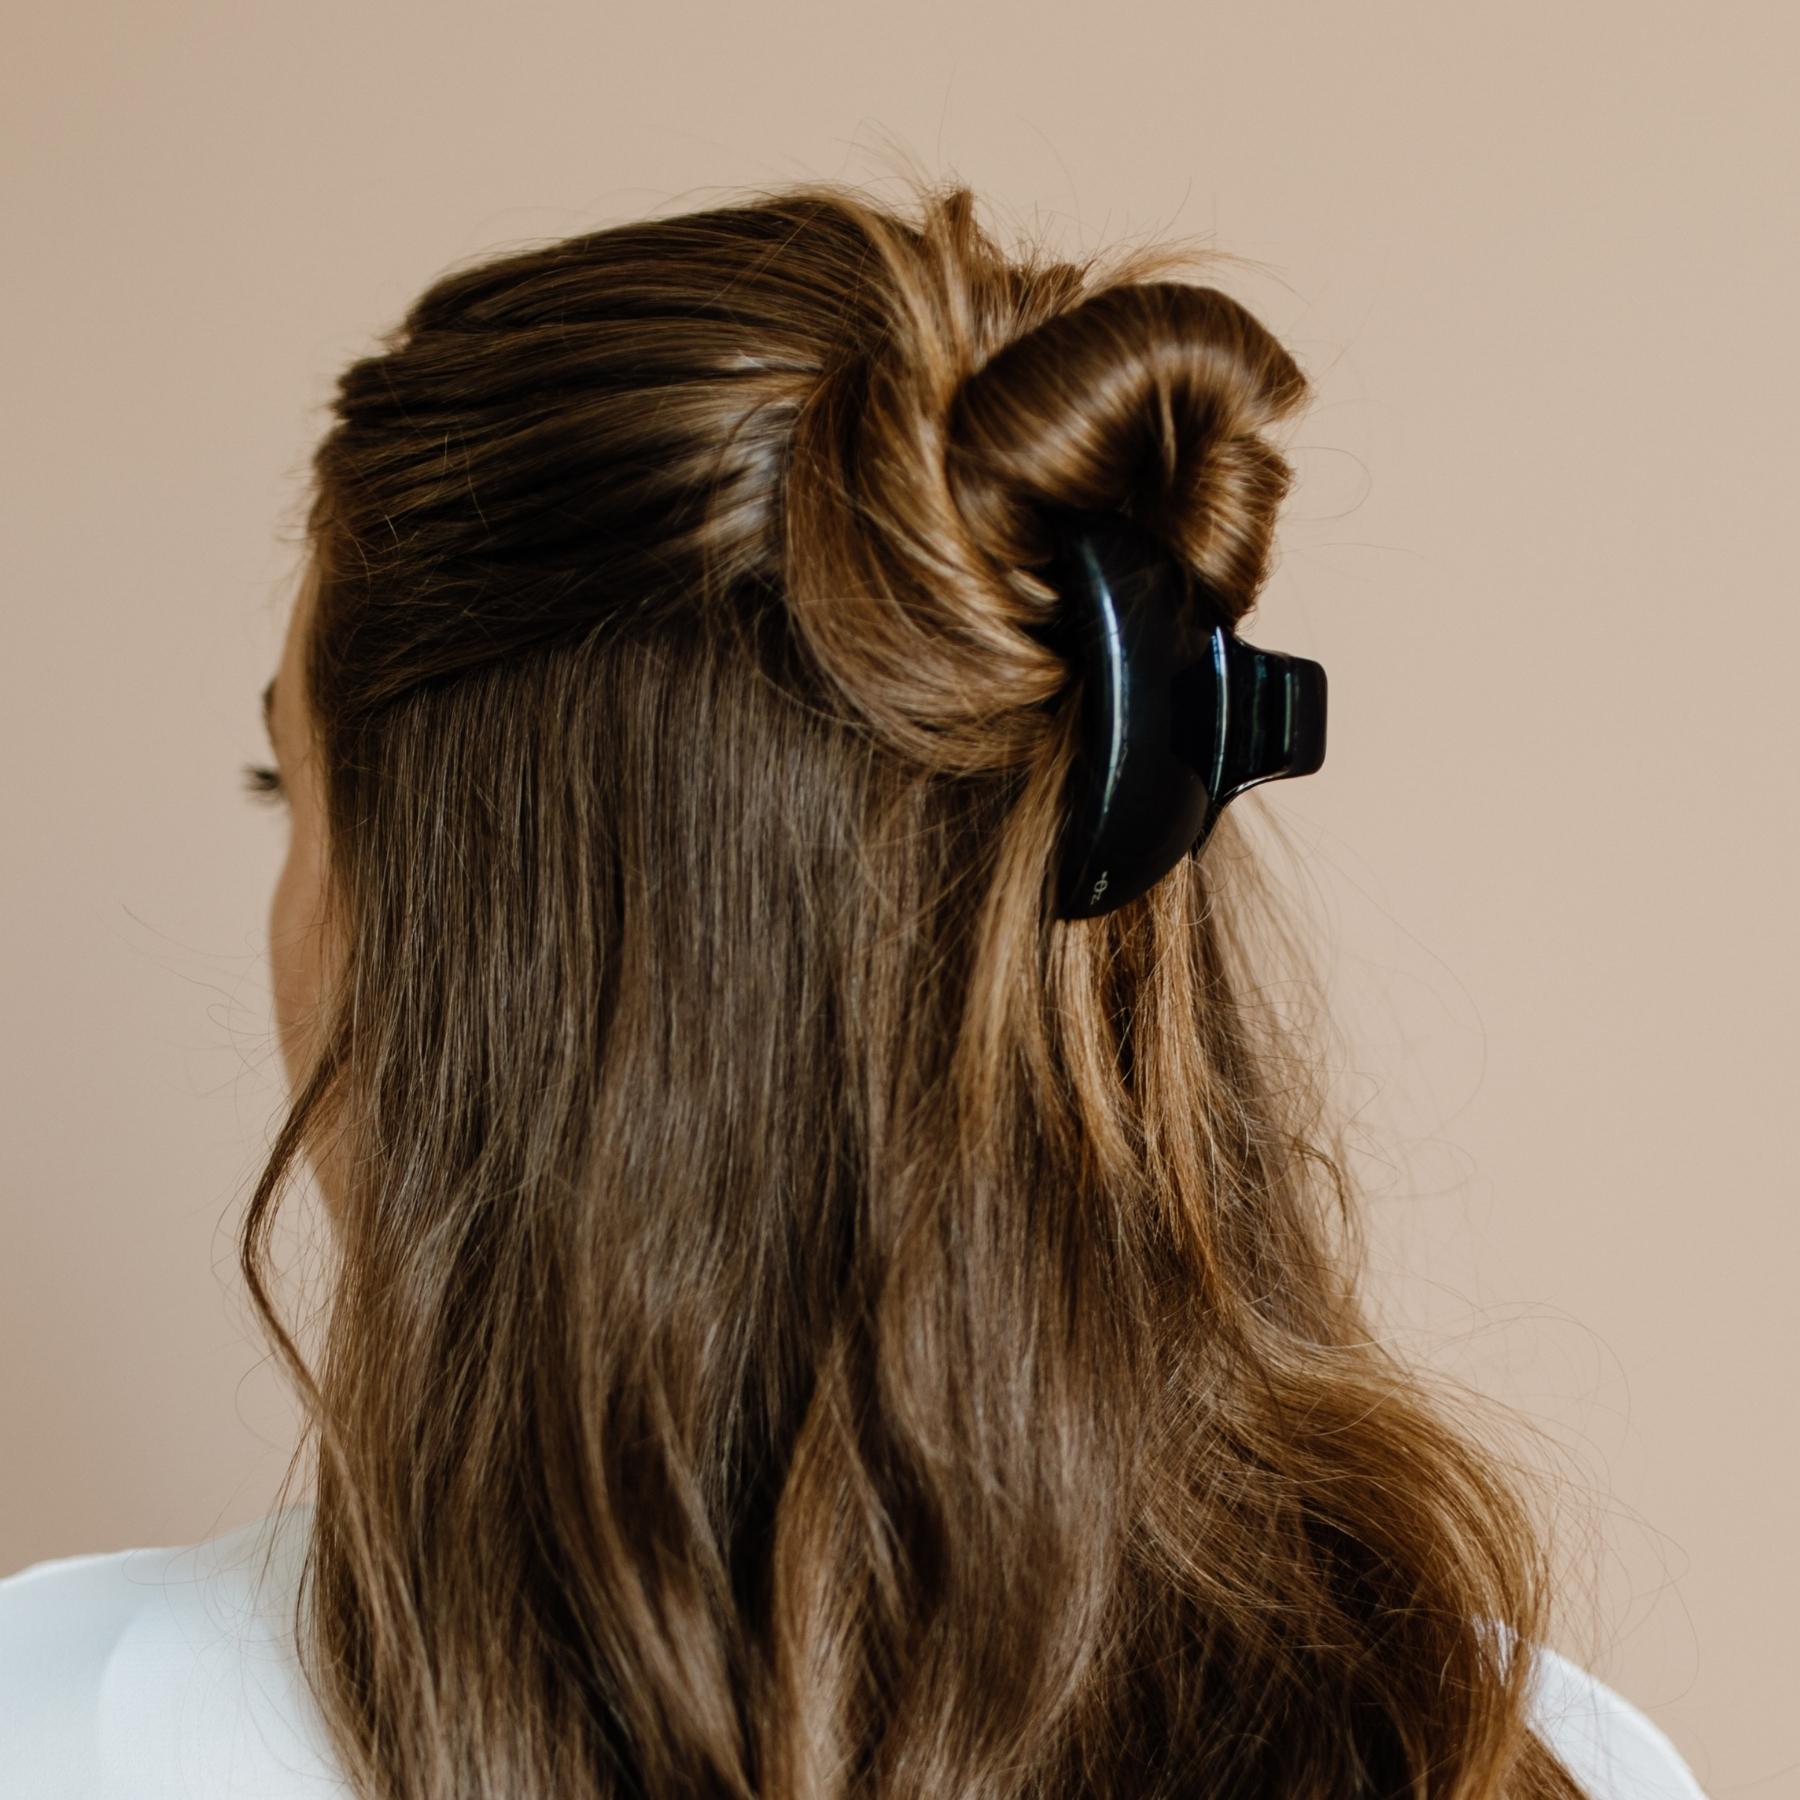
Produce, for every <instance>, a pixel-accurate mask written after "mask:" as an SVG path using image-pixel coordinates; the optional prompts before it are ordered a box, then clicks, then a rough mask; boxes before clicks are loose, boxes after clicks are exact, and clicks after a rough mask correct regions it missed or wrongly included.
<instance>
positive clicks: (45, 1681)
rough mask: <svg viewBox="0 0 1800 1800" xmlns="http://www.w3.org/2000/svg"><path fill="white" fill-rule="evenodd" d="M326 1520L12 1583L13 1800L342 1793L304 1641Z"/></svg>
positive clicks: (4, 1722)
mask: <svg viewBox="0 0 1800 1800" xmlns="http://www.w3.org/2000/svg"><path fill="white" fill-rule="evenodd" d="M310 1516H311V1509H310V1508H309V1507H306V1506H294V1507H288V1508H284V1509H283V1510H282V1511H280V1512H277V1513H272V1514H270V1515H268V1516H267V1517H266V1518H262V1519H257V1520H253V1521H252V1522H251V1523H250V1524H248V1525H244V1526H240V1527H239V1528H238V1529H236V1530H235V1531H228V1532H224V1533H221V1534H219V1535H218V1536H215V1537H210V1538H207V1539H204V1540H203V1541H201V1542H200V1543H197V1544H185V1545H179V1546H166V1547H155V1548H139V1549H129V1550H109V1551H95V1552H92V1553H89V1554H87V1555H81V1556H63V1557H56V1558H53V1559H51V1560H49V1561H46V1562H39V1563H34V1564H32V1565H31V1566H30V1567H29V1568H25V1569H21V1570H19V1571H18V1572H17V1573H16V1574H12V1575H8V1576H6V1577H4V1578H0V1793H5V1794H20V1795H24V1794H30V1795H31V1796H33V1800H162V1797H163V1796H165V1795H166V1796H170V1797H171V1800H172V1797H174V1796H177V1795H178V1796H180V1797H181V1800H227V1797H235V1796H242V1797H243V1800H250V1797H251V1796H255V1797H256V1800H289V1796H294V1797H298V1796H300V1795H303V1794H304V1795H309V1796H313V1797H314V1800H325V1797H327V1796H336V1795H339V1794H342V1793H343V1792H344V1791H345V1790H344V1788H343V1786H342V1784H341V1782H340V1780H339V1778H338V1777H337V1775H336V1773H335V1768H334V1765H333V1764H332V1762H331V1760H330V1757H329V1755H328V1753H327V1752H326V1751H325V1750H324V1747H323V1741H322V1735H321V1733H320V1731H319V1728H318V1725H317V1722H316V1713H315V1711H314V1709H313V1707H312V1703H311V1696H310V1694H309V1693H308V1692H307V1690H306V1686H305V1682H304V1678H303V1677H302V1675H301V1672H300V1668H299V1663H298V1659H297V1656H296V1653H295V1647H294V1639H293V1619H294V1602H295V1599H296V1597H297V1594H298V1584H299V1576H300V1569H301V1565H302V1562H303V1559H304V1555H305V1547H306V1528H307V1525H308V1523H309V1521H310Z"/></svg>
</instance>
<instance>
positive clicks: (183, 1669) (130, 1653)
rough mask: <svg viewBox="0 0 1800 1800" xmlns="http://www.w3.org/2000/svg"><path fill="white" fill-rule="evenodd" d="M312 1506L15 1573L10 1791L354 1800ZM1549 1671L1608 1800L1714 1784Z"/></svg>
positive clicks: (1547, 1663) (7, 1740) (1571, 1739)
mask: <svg viewBox="0 0 1800 1800" xmlns="http://www.w3.org/2000/svg"><path fill="white" fill-rule="evenodd" d="M310 1516H311V1507H310V1505H307V1504H301V1505H295V1506H289V1507H286V1508H284V1509H283V1510H282V1511H280V1512H276V1513H272V1514H270V1515H269V1516H268V1517H267V1518H263V1519H258V1520H255V1521H253V1522H252V1523H251V1524H249V1525H245V1526H241V1527H240V1528H239V1529H238V1530H236V1531H231V1532H226V1533H224V1534H222V1535H220V1536H218V1537H213V1538H208V1539H206V1540H204V1541H203V1542H201V1543H199V1544H191V1545H186V1546H183V1547H181V1548H176V1549H150V1550H116V1551H101V1552H98V1553H96V1554H93V1555H88V1556H64V1557H59V1558H56V1559H54V1560H53V1561H50V1562H41V1563H35V1564H33V1565H32V1566H31V1567H30V1568H28V1569H22V1570H20V1571H19V1573H18V1574H16V1575H10V1576H7V1577H6V1578H5V1579H4V1580H0V1795H4V1796H5V1797H6V1800H350V1793H351V1790H350V1788H349V1787H348V1785H347V1784H346V1782H345V1780H344V1778H343V1775H342V1774H341V1772H340V1771H339V1769H338V1766H337V1764H336V1763H335V1761H334V1760H333V1758H332V1755H331V1752H330V1750H329V1748H328V1747H327V1744H326V1740H325V1735H324V1729H323V1726H322V1724H321V1723H320V1721H319V1718H318V1714H317V1711H316V1708H315V1705H314V1702H313V1700H312V1696H311V1694H310V1693H309V1692H308V1690H307V1688H306V1685H305V1681H304V1679H303V1677H302V1676H301V1674H300V1669H299V1664H298V1661H297V1658H296V1652H295V1649H294V1642H293V1626H292V1621H293V1607H294V1599H295V1595H296V1593H297V1590H298V1582H299V1575H300V1566H301V1561H302V1558H303V1557H304V1555H305V1548H306V1531H307V1527H308V1524H309V1522H310ZM265 1550H268V1551H270V1552H272V1560H271V1561H270V1564H269V1568H268V1573H267V1576H266V1578H264V1579H261V1580H260V1581H259V1579H258V1577H259V1572H260V1570H261V1558H262V1554H263V1552H264V1551H265ZM1538 1671H1539V1673H1538V1684H1537V1687H1536V1689H1535V1690H1534V1700H1533V1707H1534V1713H1533V1723H1534V1725H1535V1726H1536V1727H1537V1729H1538V1730H1539V1731H1540V1732H1541V1733H1542V1734H1543V1735H1544V1736H1545V1737H1547V1738H1548V1739H1549V1740H1550V1742H1551V1743H1552V1745H1553V1746H1554V1747H1555V1749H1556V1751H1557V1753H1558V1754H1559V1755H1560V1756H1561V1757H1562V1759H1563V1762H1564V1763H1565V1764H1566V1765H1567V1767H1568V1769H1569V1771H1570V1773H1572V1774H1573V1775H1574V1776H1575V1778H1576V1780H1577V1781H1579V1782H1580V1783H1581V1784H1582V1785H1583V1786H1584V1787H1585V1788H1586V1789H1587V1790H1588V1792H1589V1793H1590V1794H1591V1795H1592V1796H1593V1800H1707V1797H1706V1795H1705V1794H1704V1793H1703V1792H1702V1790H1701V1787H1700V1784H1699V1782H1697V1781H1696V1780H1695V1779H1694V1775H1693V1772H1692V1771H1691V1770H1690V1769H1689V1768H1688V1766H1687V1764H1686V1763H1685V1762H1683V1760H1682V1759H1681V1756H1680V1754H1679V1753H1678V1752H1677V1751H1676V1749H1675V1746H1674V1745H1673V1744H1672V1743H1671V1742H1670V1741H1669V1739H1668V1737H1667V1736H1666V1735H1665V1734H1664V1733H1663V1732H1662V1731H1661V1730H1659V1729H1658V1727H1657V1726H1656V1725H1654V1724H1653V1723H1652V1722H1651V1721H1650V1720H1649V1719H1648V1718H1647V1717H1646V1716H1645V1715H1644V1714H1643V1713H1642V1712H1640V1711H1639V1710H1638V1709H1637V1708H1636V1707H1635V1706H1633V1705H1632V1704H1631V1702H1630V1701H1628V1700H1626V1699H1625V1698H1624V1697H1623V1696H1622V1695H1620V1694H1617V1693H1615V1692H1614V1691H1613V1689H1611V1688H1610V1687H1608V1686H1607V1685H1606V1684H1605V1683H1604V1682H1603V1681H1600V1680H1599V1679H1598V1678H1597V1677H1595V1676H1593V1675H1590V1674H1588V1673H1587V1672H1586V1671H1585V1670H1584V1669H1582V1668H1580V1667H1578V1666H1577V1665H1576V1664H1574V1663H1572V1662H1570V1661H1568V1660H1567V1659H1566V1658H1565V1657H1562V1656H1560V1655H1558V1654H1557V1653H1556V1652H1555V1651H1553V1650H1550V1649H1548V1648H1544V1649H1542V1650H1541V1651H1540V1653H1539V1661H1538Z"/></svg>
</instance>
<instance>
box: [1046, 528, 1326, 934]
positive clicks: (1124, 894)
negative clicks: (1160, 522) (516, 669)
mask: <svg viewBox="0 0 1800 1800" xmlns="http://www.w3.org/2000/svg"><path fill="white" fill-rule="evenodd" d="M1056 523H1057V527H1058V529H1057V538H1056V542H1057V553H1056V556H1055V560H1054V561H1053V563H1052V566H1051V568H1050V569H1049V570H1048V571H1047V576H1046V578H1047V579H1048V580H1049V581H1050V582H1051V583H1052V585H1053V586H1054V587H1055V588H1056V591H1057V593H1058V595H1059V596H1060V598H1061V600H1062V609H1061V615H1060V617H1059V618H1058V619H1057V620H1056V622H1055V624H1054V625H1053V626H1052V627H1051V630H1050V634H1049V635H1050V638H1051V641H1053V642H1054V643H1055V644H1056V646H1057V648H1059V649H1060V650H1061V651H1062V652H1063V654H1065V655H1067V656H1068V657H1069V658H1070V659H1071V660H1072V661H1073V662H1074V663H1075V664H1076V665H1077V666H1078V668H1079V670H1080V673H1081V676H1082V701H1081V746H1080V752H1079V755H1078V757H1077V760H1076V763H1075V766H1074V768H1073V769H1072V770H1071V772H1070V776H1069V787H1068V793H1067V799H1066V804H1065V810H1064V819H1063V833H1062V842H1061V848H1060V850H1059V867H1058V891H1057V911H1058V914H1059V916H1060V917H1062V918H1066V919H1091V918H1094V917H1096V916H1098V915H1099V914H1101V913H1105V912H1110V911H1112V909H1113V908H1114V907H1117V906H1123V905H1124V904H1125V903H1126V902H1127V901H1130V900H1135V899H1136V898H1137V897H1138V896H1139V895H1140V894H1142V893H1143V892H1144V891H1145V890H1146V889H1148V888H1150V887H1152V886H1154V885H1155V884H1156V883H1157V882H1158V881H1160V880H1161V879H1162V877H1163V876H1164V875H1166V874H1167V873H1168V872H1169V870H1171V869H1172V868H1174V866H1175V865H1176V864H1177V863H1178V862H1179V861H1180V860H1181V859H1182V857H1183V856H1184V855H1188V854H1192V855H1194V856H1198V855H1199V854H1200V852H1201V850H1202V849H1203V848H1204V846H1205V844H1206V840H1207V838H1208V836H1209V835H1210V834H1211V831H1212V828H1213V825H1214V823H1215V822H1216V820H1217V819H1218V816H1219V813H1220V810H1221V809H1222V808H1223V807H1224V806H1225V804H1226V802H1227V801H1229V800H1230V799H1231V798H1232V797H1233V796H1234V795H1237V794H1241V793H1242V792H1243V791H1244V790H1245V789H1246V788H1250V787H1255V786H1256V785H1257V784H1258V783H1260V782H1264V781H1275V780H1280V779H1282V778H1285V777H1288V776H1294V775H1310V774H1312V773H1313V772H1314V771H1315V770H1317V769H1318V768H1319V767H1320V766H1321V765H1322V764H1323V763H1324V761H1325V671H1324V669H1323V668H1322V667H1321V666H1320V665H1319V664H1318V663H1316V662H1309V661H1308V660H1307V659H1306V658H1305V657H1301V656H1283V655H1281V654H1280V653H1278V652H1277V651H1274V650H1259V649H1258V648H1257V647H1256V646H1255V645H1254V644H1247V643H1245V642H1244V641H1243V639H1242V638H1240V637H1238V636H1237V635H1236V634H1235V633H1234V632H1233V630H1232V628H1231V621H1230V618H1229V616H1228V614H1227V613H1226V611H1225V609H1224V607H1223V606H1222V605H1221V603H1220V602H1219V600H1218V599H1217V597H1216V596H1215V595H1214V593H1213V591H1212V590H1211V588H1210V587H1208V585H1207V584H1206V583H1205V582H1204V581H1203V580H1201V579H1200V577H1198V576H1197V575H1195V574H1194V572H1193V571H1192V570H1191V569H1189V568H1188V567H1186V565H1184V564H1183V563H1181V562H1179V561H1178V560H1177V559H1176V558H1175V557H1174V556H1173V555H1172V554H1171V553H1170V551H1169V550H1168V548H1167V546H1166V545H1165V544H1163V543H1162V542H1161V541H1160V540H1159V539H1157V538H1156V537H1155V536H1154V535H1152V534H1151V533H1150V532H1149V531H1147V530H1146V529H1145V528H1144V527H1142V526H1141V525H1139V524H1137V523H1136V522H1135V521H1134V520H1131V519H1128V518H1126V517H1125V516H1124V515H1123V514H1119V513H1109V512H1084V511H1079V510H1073V509H1066V508H1065V509H1062V511H1061V512H1060V514H1059V515H1058V517H1057V521H1056Z"/></svg>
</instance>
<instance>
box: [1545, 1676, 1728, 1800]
mask: <svg viewBox="0 0 1800 1800" xmlns="http://www.w3.org/2000/svg"><path fill="white" fill-rule="evenodd" d="M1534 1666H1535V1670H1536V1679H1535V1682H1534V1686H1533V1700H1532V1723H1533V1725H1534V1726H1535V1727H1536V1729H1537V1731H1538V1734H1539V1736H1541V1737H1543V1738H1544V1739H1545V1740H1546V1741H1547V1742H1548V1743H1549V1744H1550V1746H1551V1748H1552V1749H1554V1750H1555V1751H1556V1753H1557V1755H1558V1756H1560V1757H1561V1758H1562V1761H1563V1764H1564V1766H1565V1767H1566V1768H1567V1769H1568V1771H1569V1773H1570V1774H1571V1775H1573V1776H1574V1777H1575V1779H1576V1780H1577V1781H1579V1782H1580V1783H1581V1785H1582V1786H1583V1787H1584V1788H1585V1789H1586V1790H1587V1792H1588V1793H1589V1794H1590V1795H1592V1796H1593V1800H1707V1796H1706V1792H1705V1790H1704V1789H1703V1788H1702V1787H1701V1786H1700V1783H1699V1782H1698V1781H1697V1780H1696V1779H1695V1777H1694V1772H1693V1770H1692V1769H1690V1768H1689V1767H1688V1765H1687V1763H1686V1762H1685V1761H1684V1760H1683V1759H1682V1755H1681V1752H1680V1751H1678V1750H1677V1749H1676V1748H1675V1746H1674V1744H1673V1742H1671V1741H1670V1738H1669V1736H1668V1734H1667V1733H1666V1732H1665V1731H1663V1730H1662V1728H1661V1727H1660V1726H1658V1725H1657V1724H1656V1723H1655V1722H1654V1721H1653V1720H1652V1719H1651V1718H1650V1717H1649V1716H1648V1715H1647V1714H1646V1713H1644V1712H1642V1711H1641V1710H1640V1709H1639V1708H1638V1707H1636V1706H1634V1705H1633V1704H1632V1703H1631V1702H1630V1701H1629V1700H1627V1699H1626V1698H1625V1696H1624V1695H1623V1694H1621V1693H1619V1692H1618V1691H1617V1689H1615V1688H1612V1687H1609V1686H1608V1685H1607V1684H1606V1683H1605V1682H1604V1681H1602V1680H1601V1679H1600V1677H1599V1676H1597V1675H1595V1674H1593V1673H1592V1672H1591V1671H1590V1670H1588V1669H1585V1668H1583V1667H1582V1666H1581V1664H1579V1663H1577V1662H1572V1661H1571V1660H1570V1659H1569V1658H1568V1657H1566V1656H1564V1655H1562V1654H1561V1653H1560V1652H1559V1651H1556V1650H1552V1649H1551V1648H1550V1647H1549V1646H1548V1645H1543V1644H1540V1645H1539V1646H1538V1649H1537V1655H1536V1657H1535V1659H1534Z"/></svg>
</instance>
